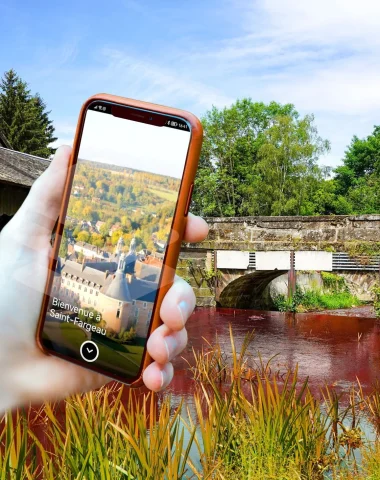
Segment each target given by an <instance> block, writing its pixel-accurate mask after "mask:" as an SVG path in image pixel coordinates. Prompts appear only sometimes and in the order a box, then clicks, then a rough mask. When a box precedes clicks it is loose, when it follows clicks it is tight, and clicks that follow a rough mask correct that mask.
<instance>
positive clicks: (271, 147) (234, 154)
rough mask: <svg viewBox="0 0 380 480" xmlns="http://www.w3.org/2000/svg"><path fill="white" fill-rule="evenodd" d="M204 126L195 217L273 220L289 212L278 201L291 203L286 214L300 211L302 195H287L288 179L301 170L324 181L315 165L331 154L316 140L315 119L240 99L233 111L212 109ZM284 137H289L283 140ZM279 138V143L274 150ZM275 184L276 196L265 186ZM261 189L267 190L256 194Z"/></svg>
mask: <svg viewBox="0 0 380 480" xmlns="http://www.w3.org/2000/svg"><path fill="white" fill-rule="evenodd" d="M202 123H203V127H204V143H203V148H202V152H201V157H200V164H199V170H198V173H197V177H196V180H195V188H194V194H193V202H192V210H193V211H194V212H195V213H198V214H201V215H205V216H234V215H239V216H242V215H257V214H262V215H264V214H265V213H267V214H272V215H274V214H275V212H278V211H280V210H281V211H283V213H285V209H283V208H280V207H279V203H278V202H279V201H285V203H287V207H286V210H287V211H300V210H301V206H300V203H301V204H302V201H303V196H302V195H300V194H299V195H297V196H296V197H292V196H291V195H293V194H294V193H298V192H296V190H295V189H292V191H290V190H289V182H290V175H291V174H293V173H294V171H295V170H297V172H298V173H297V175H298V176H299V178H300V179H301V178H305V177H310V175H314V177H315V182H316V183H317V182H318V181H319V180H321V178H322V174H321V172H320V171H319V170H318V168H317V167H316V165H315V163H316V158H317V155H318V153H319V152H321V151H322V150H324V149H327V147H328V144H327V143H326V142H325V143H324V148H322V144H323V141H322V140H320V139H319V137H318V135H317V132H316V129H315V127H314V125H313V122H312V117H305V119H299V114H298V112H297V111H296V110H295V108H294V106H293V105H291V104H286V105H281V104H279V103H276V102H271V103H269V104H264V103H262V102H256V103H255V102H253V101H252V100H251V99H243V100H238V101H237V102H236V103H235V104H234V105H232V106H231V107H230V108H224V109H222V110H219V109H217V108H216V107H213V108H212V110H210V111H209V112H207V113H206V115H205V117H204V118H203V119H202ZM281 134H284V135H286V138H284V139H280V137H279V135H280V136H281ZM279 139H280V144H279V145H276V144H275V142H276V141H278V140H279ZM292 142H293V143H292ZM313 142H317V144H314V143H313ZM304 143H306V144H305V145H303V144H304ZM297 149H298V151H297ZM271 155H275V156H276V162H277V173H275V174H274V175H275V176H276V179H275V178H273V177H272V174H271V173H270V172H269V163H270V160H269V159H270V156H271ZM292 162H293V163H297V166H296V165H293V163H292ZM290 172H291V173H290ZM272 180H275V181H276V182H277V186H276V188H279V189H280V190H279V191H277V192H272V191H271V188H270V185H268V184H265V182H268V181H272ZM300 181H301V180H300ZM263 186H264V187H265V188H264V190H263V191H257V189H258V188H261V187H263ZM280 199H281V200H280Z"/></svg>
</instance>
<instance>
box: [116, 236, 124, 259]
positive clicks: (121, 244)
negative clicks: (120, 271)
mask: <svg viewBox="0 0 380 480" xmlns="http://www.w3.org/2000/svg"><path fill="white" fill-rule="evenodd" d="M124 245H125V244H124V239H123V237H122V236H120V237H119V240H118V241H117V244H116V247H115V262H116V263H117V264H119V261H120V255H121V253H122V251H123V247H124Z"/></svg>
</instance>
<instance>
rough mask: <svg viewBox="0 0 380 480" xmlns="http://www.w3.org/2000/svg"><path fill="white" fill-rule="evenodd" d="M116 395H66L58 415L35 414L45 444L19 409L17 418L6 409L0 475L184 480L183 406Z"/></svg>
mask: <svg viewBox="0 0 380 480" xmlns="http://www.w3.org/2000/svg"><path fill="white" fill-rule="evenodd" d="M115 393H116V395H115ZM122 394H123V389H122V388H120V389H119V390H118V391H117V392H115V391H114V390H111V389H109V388H103V389H101V390H99V391H97V392H91V393H88V394H86V395H77V396H74V397H71V398H70V399H68V400H67V401H66V403H65V411H64V415H63V418H62V419H61V418H60V415H59V414H58V413H57V411H56V408H55V406H54V405H50V404H45V405H44V407H43V408H42V409H41V410H40V412H39V421H40V422H41V423H43V424H44V434H45V439H46V441H45V442H44V445H42V443H41V441H40V440H39V439H38V438H37V436H36V435H35V434H34V432H33V429H32V428H31V427H30V425H28V422H27V420H26V418H25V417H24V416H23V415H22V414H19V413H18V414H17V415H16V420H15V419H12V418H11V416H10V414H8V415H7V416H6V418H5V422H6V424H5V425H4V428H3V430H2V432H1V434H0V445H1V446H0V448H1V449H3V451H4V455H1V458H2V460H1V461H0V469H1V470H0V471H1V472H2V473H1V475H2V477H0V478H1V480H3V479H4V480H24V479H25V480H26V479H28V480H31V479H33V480H36V479H43V480H53V479H54V480H57V479H60V480H69V479H70V480H72V479H75V480H118V479H136V480H139V479H148V480H156V479H160V478H165V479H168V480H178V479H183V478H189V476H190V475H192V473H191V466H190V465H189V464H188V457H189V451H190V447H191V444H192V442H193V436H194V434H195V431H194V432H192V433H190V436H188V437H187V440H185V433H186V430H185V427H184V426H183V425H181V419H180V411H181V406H179V407H178V408H177V409H176V410H175V411H174V412H171V408H170V399H169V398H167V399H166V400H164V401H163V403H162V405H161V408H160V411H159V413H157V411H156V406H157V404H156V402H155V400H154V398H151V397H152V396H149V397H147V396H145V397H143V398H141V399H139V398H137V397H136V396H135V395H134V394H133V393H132V394H131V395H130V396H129V400H128V402H127V404H126V405H124V404H123V402H122V400H121V398H122ZM28 445H30V446H28ZM37 450H38V454H37ZM37 460H39V461H38V462H37ZM188 474H190V475H188Z"/></svg>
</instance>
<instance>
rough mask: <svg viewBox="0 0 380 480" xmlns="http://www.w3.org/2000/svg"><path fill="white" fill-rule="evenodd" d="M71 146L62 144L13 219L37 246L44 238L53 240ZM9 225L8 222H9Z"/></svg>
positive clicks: (18, 228)
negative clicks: (52, 234)
mask: <svg viewBox="0 0 380 480" xmlns="http://www.w3.org/2000/svg"><path fill="white" fill-rule="evenodd" d="M71 151H72V149H71V147H68V146H62V147H60V148H59V149H58V150H57V151H56V153H55V155H54V158H53V160H52V162H51V164H50V165H49V167H48V168H47V169H46V170H45V172H44V173H43V174H42V175H41V176H40V177H39V178H38V179H37V180H36V181H35V182H34V183H33V186H32V188H31V189H30V192H29V194H28V196H27V197H26V199H25V201H24V203H23V204H22V206H21V208H20V209H19V210H18V212H17V213H16V215H15V216H14V217H13V219H12V221H11V222H10V223H9V224H8V225H9V226H10V227H11V228H12V230H17V231H18V232H22V235H23V237H24V238H23V239H24V241H25V240H28V242H27V243H30V246H32V245H33V246H34V248H36V247H37V248H38V246H39V244H40V243H41V240H43V241H44V240H46V239H48V240H49V241H50V237H51V233H52V230H53V228H54V225H55V222H56V221H57V218H58V215H59V211H60V208H61V204H62V197H63V190H64V186H65V181H66V177H67V173H68V164H69V159H70V155H71ZM8 225H7V226H8Z"/></svg>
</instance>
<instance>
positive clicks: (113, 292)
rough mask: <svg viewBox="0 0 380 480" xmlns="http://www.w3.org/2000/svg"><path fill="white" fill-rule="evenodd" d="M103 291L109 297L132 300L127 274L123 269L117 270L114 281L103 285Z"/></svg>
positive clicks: (124, 300)
mask: <svg viewBox="0 0 380 480" xmlns="http://www.w3.org/2000/svg"><path fill="white" fill-rule="evenodd" d="M102 293H103V294H104V295H106V296H107V297H111V298H115V299H116V300H119V301H121V302H131V301H132V298H131V294H130V292H129V286H128V282H127V279H126V278H125V275H124V274H123V272H121V271H119V270H118V271H117V272H116V274H115V277H114V278H113V280H112V282H111V283H110V284H109V285H107V286H105V287H103V289H102Z"/></svg>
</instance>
